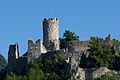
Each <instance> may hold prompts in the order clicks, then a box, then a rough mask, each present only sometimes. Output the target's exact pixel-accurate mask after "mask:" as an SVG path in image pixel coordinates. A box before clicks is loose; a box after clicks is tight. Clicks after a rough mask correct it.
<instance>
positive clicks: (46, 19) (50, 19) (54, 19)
mask: <svg viewBox="0 0 120 80" xmlns="http://www.w3.org/2000/svg"><path fill="white" fill-rule="evenodd" d="M44 21H58V18H55V17H54V18H44V19H43V22H44Z"/></svg>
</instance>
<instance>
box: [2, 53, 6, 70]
mask: <svg viewBox="0 0 120 80" xmlns="http://www.w3.org/2000/svg"><path fill="white" fill-rule="evenodd" d="M6 66H7V63H6V60H5V58H4V57H3V56H2V55H0V71H1V70H2V69H4V68H5V67H6Z"/></svg>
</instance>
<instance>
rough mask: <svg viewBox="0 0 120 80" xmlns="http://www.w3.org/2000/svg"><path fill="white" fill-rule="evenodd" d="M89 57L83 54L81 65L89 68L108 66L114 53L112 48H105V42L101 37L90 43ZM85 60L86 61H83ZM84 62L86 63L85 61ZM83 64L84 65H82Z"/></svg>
mask: <svg viewBox="0 0 120 80" xmlns="http://www.w3.org/2000/svg"><path fill="white" fill-rule="evenodd" d="M88 51H89V56H88V58H85V57H84V56H82V58H81V64H80V66H81V67H85V66H86V67H89V68H98V67H107V66H108V65H109V61H111V58H112V53H111V50H110V49H105V48H104V45H103V43H102V42H101V41H100V38H98V37H97V38H96V39H94V40H92V42H91V44H90V49H88ZM83 60H85V61H86V62H85V61H83ZM83 62H84V63H83ZM82 64H83V65H82Z"/></svg>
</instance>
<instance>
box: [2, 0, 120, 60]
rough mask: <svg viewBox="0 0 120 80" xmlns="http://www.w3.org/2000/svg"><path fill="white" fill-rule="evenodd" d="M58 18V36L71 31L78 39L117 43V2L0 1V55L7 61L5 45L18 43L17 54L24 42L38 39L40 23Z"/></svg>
mask: <svg viewBox="0 0 120 80" xmlns="http://www.w3.org/2000/svg"><path fill="white" fill-rule="evenodd" d="M49 8H51V17H57V18H59V21H60V22H59V24H60V36H62V34H63V33H64V31H65V30H70V31H72V32H75V33H76V34H77V35H79V36H80V40H89V37H90V36H95V37H96V36H99V37H103V38H105V37H106V36H107V35H108V34H111V36H112V38H116V39H118V40H120V0H0V54H2V55H3V56H5V58H6V59H7V55H8V50H9V45H10V44H14V43H15V42H18V44H19V51H20V55H22V54H23V53H25V52H26V51H27V49H28V48H27V47H28V43H27V41H28V40H33V41H34V42H35V41H36V40H38V39H42V35H43V33H42V20H43V18H45V17H49Z"/></svg>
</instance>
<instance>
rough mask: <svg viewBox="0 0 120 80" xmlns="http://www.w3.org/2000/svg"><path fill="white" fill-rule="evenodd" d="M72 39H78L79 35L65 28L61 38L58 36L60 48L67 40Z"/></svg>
mask: <svg viewBox="0 0 120 80" xmlns="http://www.w3.org/2000/svg"><path fill="white" fill-rule="evenodd" d="M73 40H79V36H77V35H76V34H75V33H74V32H70V31H69V30H66V31H65V33H64V35H63V38H60V48H61V49H64V48H66V44H67V42H69V41H73Z"/></svg>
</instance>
